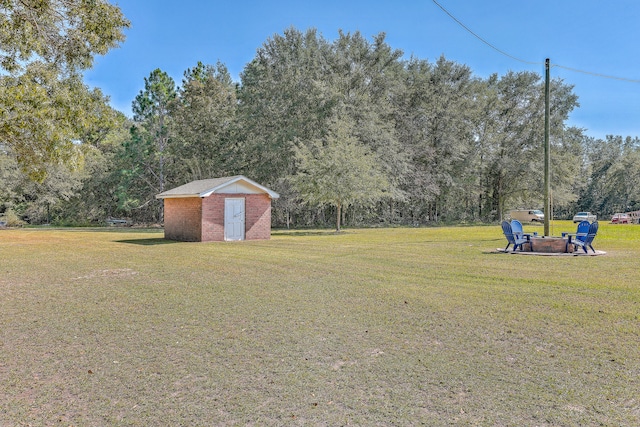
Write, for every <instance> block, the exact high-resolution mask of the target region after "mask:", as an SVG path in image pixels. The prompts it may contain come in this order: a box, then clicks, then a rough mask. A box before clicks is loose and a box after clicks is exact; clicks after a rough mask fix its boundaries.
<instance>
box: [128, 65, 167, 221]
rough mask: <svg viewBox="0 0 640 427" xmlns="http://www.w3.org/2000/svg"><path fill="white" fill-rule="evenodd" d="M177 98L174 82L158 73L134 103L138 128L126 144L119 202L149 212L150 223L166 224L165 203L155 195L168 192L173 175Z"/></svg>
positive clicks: (135, 126) (134, 117) (136, 127)
mask: <svg viewBox="0 0 640 427" xmlns="http://www.w3.org/2000/svg"><path fill="white" fill-rule="evenodd" d="M176 97H177V90H176V86H175V82H174V81H173V79H172V78H171V77H170V76H169V75H168V74H167V73H165V72H164V71H162V70H160V69H155V70H153V71H152V72H151V73H150V75H149V77H145V79H144V89H143V90H141V91H140V93H139V94H138V95H137V96H136V98H135V100H134V101H133V103H132V110H133V120H134V126H132V128H131V138H130V140H129V141H128V142H127V144H125V152H124V156H125V157H126V158H127V159H128V166H127V167H125V168H124V169H123V171H122V176H123V181H122V185H121V190H120V192H119V199H120V200H121V207H122V208H125V207H126V208H127V209H130V210H131V209H132V210H134V211H139V212H147V213H148V214H149V216H148V217H147V218H146V219H147V220H148V221H161V220H162V203H160V202H159V201H157V200H155V195H156V194H158V193H161V192H163V191H164V190H165V188H166V183H167V179H168V178H167V173H168V172H172V171H171V168H170V167H169V166H170V163H171V157H170V150H169V141H170V133H171V130H170V127H171V124H172V123H171V108H172V107H171V106H172V104H173V103H174V102H175V100H176ZM147 207H148V208H149V209H151V210H149V209H147Z"/></svg>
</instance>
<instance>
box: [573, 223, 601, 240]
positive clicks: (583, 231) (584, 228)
mask: <svg viewBox="0 0 640 427" xmlns="http://www.w3.org/2000/svg"><path fill="white" fill-rule="evenodd" d="M590 227H591V223H589V221H580V224H578V230H577V231H576V240H580V241H582V242H584V240H585V238H586V237H587V234H589V228H590ZM596 229H597V226H596Z"/></svg>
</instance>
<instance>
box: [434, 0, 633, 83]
mask: <svg viewBox="0 0 640 427" xmlns="http://www.w3.org/2000/svg"><path fill="white" fill-rule="evenodd" d="M432 1H433V2H434V3H435V4H436V6H438V7H439V8H440V9H442V11H443V12H444V13H446V14H447V15H449V17H450V18H451V19H453V20H454V21H455V22H456V23H457V24H458V25H460V26H461V27H462V28H464V29H465V30H467V31H468V32H469V33H470V34H472V35H473V36H474V37H475V38H477V39H478V40H480V41H481V42H482V43H484V44H486V45H487V46H489V47H490V48H491V49H493V50H495V51H496V52H499V53H500V54H502V55H504V56H506V57H508V58H511V59H513V60H515V61H518V62H522V63H524V64H529V65H544V62H535V61H526V60H524V59H521V58H518V57H516V56H513V55H511V54H509V53H507V52H505V51H503V50H501V49H498V48H497V47H496V46H494V45H493V44H491V43H489V42H488V41H487V40H485V39H484V38H482V37H480V36H479V35H478V34H476V33H475V32H473V31H472V30H471V29H470V28H469V27H467V26H466V25H465V24H463V23H462V22H461V21H460V20H459V19H458V18H456V17H455V16H454V15H453V14H452V13H451V12H449V11H448V10H447V9H445V8H444V7H443V6H442V5H441V4H440V3H438V2H437V1H436V0H432ZM551 67H552V68H553V67H558V68H562V69H564V70H568V71H573V72H575V73H582V74H589V75H591V76H595V77H602V78H605V79H613V80H621V81H625V82H631V83H640V79H630V78H626V77H616V76H610V75H607V74H601V73H594V72H591V71H585V70H580V69H577V68H571V67H567V66H564V65H559V64H553V63H552V64H551Z"/></svg>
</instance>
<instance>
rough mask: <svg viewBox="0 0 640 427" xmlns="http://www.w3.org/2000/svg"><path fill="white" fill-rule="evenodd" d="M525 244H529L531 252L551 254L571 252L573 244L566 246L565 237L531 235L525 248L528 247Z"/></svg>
mask: <svg viewBox="0 0 640 427" xmlns="http://www.w3.org/2000/svg"><path fill="white" fill-rule="evenodd" d="M527 246H530V249H531V251H532V252H540V253H552V254H562V253H567V252H569V253H571V252H573V245H570V246H569V247H567V238H566V237H554V236H531V243H530V244H529V245H526V246H525V250H527V249H528V248H527Z"/></svg>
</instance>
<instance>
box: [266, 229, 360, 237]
mask: <svg viewBox="0 0 640 427" xmlns="http://www.w3.org/2000/svg"><path fill="white" fill-rule="evenodd" d="M343 234H347V233H346V232H345V231H335V230H331V231H329V230H326V231H318V230H314V231H272V232H271V235H272V236H284V237H300V236H340V235H343Z"/></svg>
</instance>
